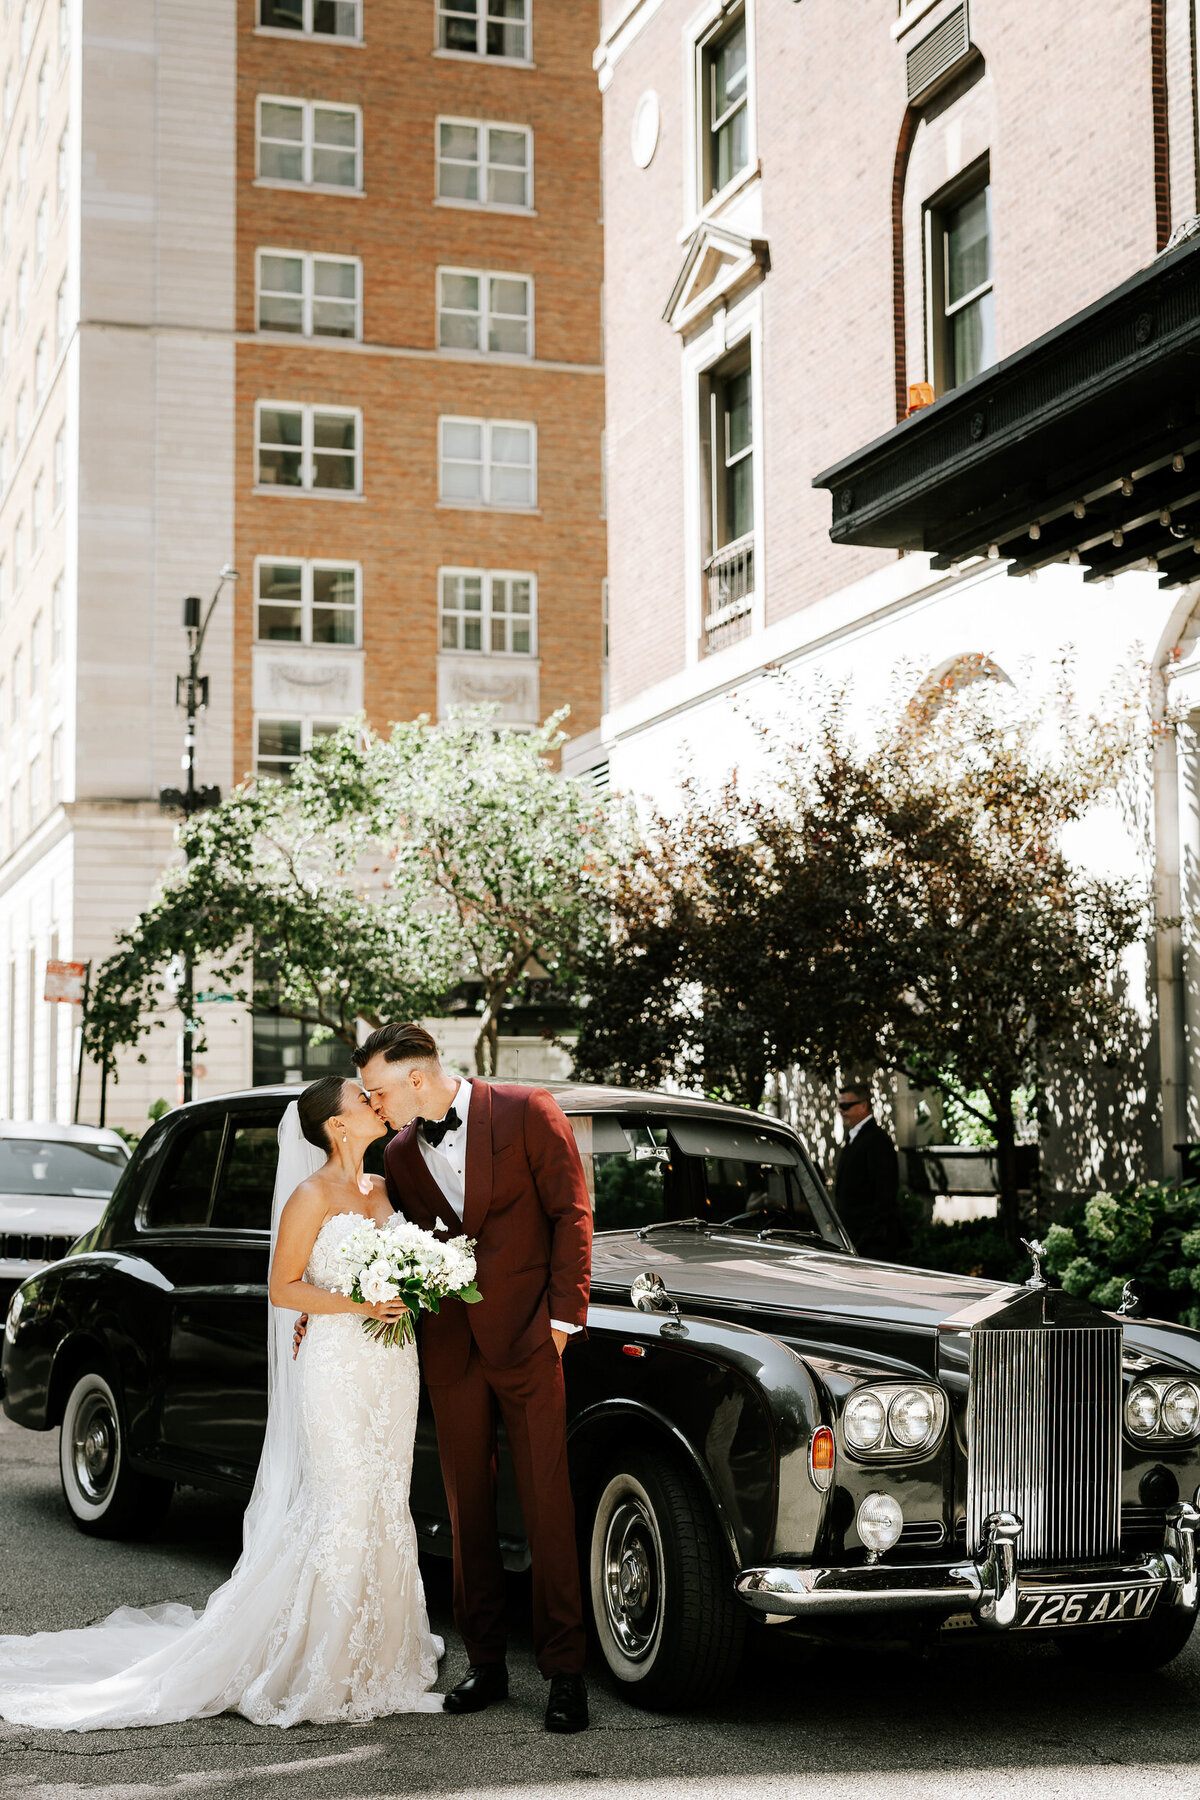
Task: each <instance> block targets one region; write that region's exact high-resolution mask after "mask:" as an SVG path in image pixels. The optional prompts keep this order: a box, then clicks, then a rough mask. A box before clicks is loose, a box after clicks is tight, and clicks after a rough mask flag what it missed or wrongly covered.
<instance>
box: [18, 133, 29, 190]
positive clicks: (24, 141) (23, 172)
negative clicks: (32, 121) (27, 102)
mask: <svg viewBox="0 0 1200 1800" xmlns="http://www.w3.org/2000/svg"><path fill="white" fill-rule="evenodd" d="M28 186H29V127H28V125H26V127H25V129H24V130H23V131H22V133H21V141H20V143H19V144H18V145H17V199H18V200H23V199H24V198H25V190H26V188H27V187H28Z"/></svg>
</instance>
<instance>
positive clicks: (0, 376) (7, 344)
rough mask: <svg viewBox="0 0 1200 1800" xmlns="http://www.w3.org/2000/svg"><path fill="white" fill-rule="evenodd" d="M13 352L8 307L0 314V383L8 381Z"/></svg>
mask: <svg viewBox="0 0 1200 1800" xmlns="http://www.w3.org/2000/svg"><path fill="white" fill-rule="evenodd" d="M11 351H12V316H11V314H10V312H9V309H8V307H7V306H6V307H5V309H4V312H3V314H0V381H7V379H8V359H9V355H10V353H11Z"/></svg>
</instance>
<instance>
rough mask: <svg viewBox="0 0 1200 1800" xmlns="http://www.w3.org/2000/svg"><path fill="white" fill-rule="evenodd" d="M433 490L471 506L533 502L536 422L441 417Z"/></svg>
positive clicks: (535, 473)
mask: <svg viewBox="0 0 1200 1800" xmlns="http://www.w3.org/2000/svg"><path fill="white" fill-rule="evenodd" d="M438 426H439V449H440V454H439V459H438V460H439V492H440V495H441V498H442V499H443V500H450V501H458V502H460V503H462V504H464V505H474V506H535V505H536V504H537V427H536V425H528V424H524V423H521V422H518V421H515V420H510V419H453V418H443V419H440V420H439V421H438Z"/></svg>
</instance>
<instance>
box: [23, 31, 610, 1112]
mask: <svg viewBox="0 0 1200 1800" xmlns="http://www.w3.org/2000/svg"><path fill="white" fill-rule="evenodd" d="M594 39H595V17H594V13H593V12H592V11H591V9H588V8H580V7H577V6H575V5H573V4H571V3H570V0H206V4H205V5H203V6H200V7H197V6H188V5H185V4H183V3H182V0H3V4H2V10H0V74H2V81H3V89H2V92H3V118H2V128H0V723H2V730H3V740H2V746H0V1116H10V1117H16V1118H34V1119H45V1118H50V1117H58V1118H67V1117H69V1116H70V1111H71V1106H72V1101H73V1070H74V1056H75V1039H76V1036H77V1032H76V1029H75V1027H76V1025H77V1019H75V1020H73V1019H72V1018H71V1017H70V1013H71V1010H72V1009H69V1008H67V1007H65V1006H52V1005H48V1004H46V1003H44V1002H43V1000H42V998H41V995H42V986H43V971H44V965H45V962H46V960H47V958H48V957H51V956H55V955H57V956H62V957H68V958H74V959H78V960H84V961H92V962H96V961H98V960H100V959H102V958H103V956H104V955H105V954H106V953H107V951H108V949H109V948H110V947H111V943H112V939H113V934H114V932H115V931H117V930H119V929H120V928H121V927H122V926H124V925H126V924H128V923H130V922H131V921H132V919H133V918H134V917H135V915H136V913H137V911H138V910H139V908H140V907H141V906H143V905H144V904H145V902H146V901H147V899H148V898H149V896H150V894H151V892H152V890H153V886H154V882H155V880H156V878H157V876H158V874H159V872H160V870H161V869H162V867H163V866H164V863H165V861H166V860H167V858H168V857H169V856H170V855H171V853H172V823H171V821H170V819H169V818H167V817H165V816H164V814H163V813H162V811H161V809H160V806H159V803H158V796H159V792H160V790H161V789H162V788H164V787H174V786H177V785H179V782H180V774H179V769H180V755H181V751H182V747H183V743H182V740H183V719H182V715H181V714H180V713H179V712H178V711H177V709H176V707H175V677H176V675H177V673H178V672H180V671H181V670H182V669H183V667H184V666H185V657H186V647H185V642H184V636H183V632H182V630H181V625H180V618H181V613H180V608H181V601H182V599H183V597H184V596H185V595H187V594H199V595H201V596H202V597H203V599H204V600H205V602H206V604H207V600H208V598H209V597H210V596H211V594H212V593H213V591H214V590H215V588H216V585H217V581H218V577H219V573H220V571H221V569H222V567H223V566H225V565H230V566H233V567H235V568H236V570H237V571H238V575H239V580H238V581H237V583H236V585H234V584H232V583H229V584H226V586H225V587H224V588H223V590H222V594H221V598H220V600H219V601H218V604H217V607H216V610H215V612H214V615H213V623H212V627H211V629H210V632H209V636H208V640H207V643H206V645H205V651H204V672H205V673H206V674H207V675H208V676H209V678H210V690H211V704H210V705H209V707H208V709H207V711H206V712H205V713H204V715H203V716H202V720H201V725H200V736H199V753H198V754H199V766H198V780H199V781H200V782H201V783H202V784H216V785H219V786H220V787H221V788H222V789H223V790H225V789H228V788H229V786H230V785H231V783H233V782H235V781H237V780H239V779H241V778H242V777H243V776H244V775H246V774H247V773H250V772H253V771H255V770H257V771H259V772H262V773H267V774H284V775H286V772H287V770H288V768H289V767H290V765H291V763H292V761H293V760H294V758H295V757H296V755H298V754H299V753H300V751H301V750H303V749H304V748H305V747H306V746H307V745H308V744H309V743H311V741H312V740H313V738H314V737H315V736H317V735H319V734H320V733H321V732H323V731H325V730H327V729H329V728H330V727H331V726H334V725H336V724H337V723H338V721H340V720H342V719H344V718H346V717H348V716H351V715H353V714H355V713H356V712H358V711H360V710H365V711H366V712H367V714H368V715H369V717H370V718H371V719H372V721H373V722H374V723H376V724H377V725H380V726H383V725H386V723H387V722H388V721H389V720H390V719H393V718H398V717H408V716H412V715H414V714H416V713H419V712H428V713H431V714H434V715H437V714H438V713H439V712H444V711H445V710H446V709H447V708H448V707H450V706H452V705H456V704H462V703H464V702H466V703H470V702H480V701H483V702H492V703H494V704H495V705H497V706H498V708H499V710H500V714H501V716H502V717H504V718H506V719H509V720H511V721H513V722H515V723H518V724H520V723H532V722H534V721H536V720H538V719H540V718H542V717H544V716H545V714H546V713H548V712H549V711H551V710H552V709H554V708H556V707H558V706H559V705H562V704H564V703H566V704H569V705H570V706H571V708H572V713H573V718H574V720H575V721H576V726H575V728H576V729H577V730H579V731H585V730H589V729H593V728H594V727H595V726H596V725H597V724H598V720H599V712H600V688H601V611H602V584H603V577H604V557H605V543H604V521H603V507H604V495H603V484H602V430H603V377H602V367H601V362H602V352H601V310H600V284H601V234H600V222H599V212H600V192H599V139H600V100H599V96H598V95H597V92H596V86H595V77H594V74H593V71H592V68H591V52H592V49H593V47H594ZM401 94H403V95H404V96H405V97H406V98H405V104H404V105H400V104H399V103H398V98H397V97H398V96H399V95H401ZM204 1010H205V1016H206V1018H207V1022H208V1031H209V1050H208V1052H207V1054H206V1055H204V1056H202V1057H201V1059H200V1064H201V1068H202V1070H203V1073H202V1074H199V1075H198V1081H197V1091H198V1092H200V1093H204V1092H213V1091H219V1090H221V1089H224V1088H228V1087H230V1086H236V1085H240V1084H242V1083H245V1082H249V1081H250V1080H251V1079H252V1078H259V1079H267V1078H271V1077H276V1076H278V1075H279V1074H280V1073H282V1072H284V1071H285V1070H290V1071H291V1072H293V1073H294V1074H297V1075H298V1074H299V1073H300V1071H301V1070H302V1069H304V1068H306V1067H311V1066H313V1064H314V1059H313V1058H312V1056H311V1054H310V1053H309V1051H308V1049H307V1047H306V1040H305V1039H304V1036H303V1033H301V1032H300V1031H299V1029H298V1028H290V1027H287V1028H283V1027H281V1028H276V1027H274V1026H273V1025H272V1023H271V1022H270V1021H265V1022H260V1023H259V1024H258V1026H257V1028H256V1027H255V1025H254V1024H253V1022H252V1021H250V1020H249V1019H247V1018H245V1017H242V1016H241V1015H240V1012H239V1010H238V1009H237V1008H234V1007H231V1006H228V1005H224V1004H222V1003H220V1002H219V1001H214V1002H213V1003H212V1004H210V1005H208V1006H207V1007H206V1008H205V1009H204ZM256 1029H257V1041H256ZM318 1060H319V1059H318ZM177 1067H178V1034H177V1032H176V1030H175V1029H174V1026H172V1028H171V1030H170V1031H168V1032H166V1033H163V1034H159V1035H158V1036H156V1037H155V1038H154V1039H153V1040H152V1041H151V1047H150V1055H149V1061H148V1063H147V1064H145V1065H141V1064H139V1063H137V1062H136V1061H134V1060H132V1059H130V1060H129V1061H128V1063H127V1065H126V1066H124V1067H123V1069H122V1076H121V1080H120V1082H119V1084H118V1085H117V1087H116V1088H115V1089H112V1088H110V1090H109V1095H108V1102H109V1118H110V1121H111V1120H112V1119H114V1118H115V1119H116V1120H118V1121H119V1122H122V1123H127V1124H130V1125H134V1126H139V1125H141V1124H142V1123H143V1122H144V1119H145V1115H146V1108H147V1106H148V1105H149V1104H150V1103H151V1102H152V1101H154V1100H155V1099H158V1098H165V1099H167V1100H169V1101H174V1100H175V1098H176V1096H177V1092H178V1083H177ZM97 1104H98V1093H97V1083H96V1079H95V1076H94V1072H93V1071H91V1070H90V1069H88V1070H86V1071H85V1079H84V1089H83V1109H82V1115H81V1116H83V1117H84V1118H94V1117H95V1116H96V1110H97Z"/></svg>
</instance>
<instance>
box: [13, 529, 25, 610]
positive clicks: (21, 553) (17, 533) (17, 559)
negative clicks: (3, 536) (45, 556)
mask: <svg viewBox="0 0 1200 1800" xmlns="http://www.w3.org/2000/svg"><path fill="white" fill-rule="evenodd" d="M24 581H25V515H24V513H22V514H21V516H20V518H19V519H18V520H17V522H16V524H15V525H14V526H13V593H14V594H19V593H20V591H21V588H22V586H23V584H24Z"/></svg>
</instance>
